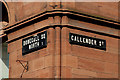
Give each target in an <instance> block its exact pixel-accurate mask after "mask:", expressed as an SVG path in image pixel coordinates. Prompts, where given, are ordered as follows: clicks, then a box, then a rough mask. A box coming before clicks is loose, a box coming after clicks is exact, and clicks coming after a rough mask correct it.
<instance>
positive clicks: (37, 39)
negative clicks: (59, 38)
mask: <svg viewBox="0 0 120 80" xmlns="http://www.w3.org/2000/svg"><path fill="white" fill-rule="evenodd" d="M44 47H47V31H45V32H42V33H39V34H37V35H34V36H31V37H28V38H25V39H23V40H22V55H25V54H28V53H30V52H33V51H36V50H38V49H41V48H44Z"/></svg>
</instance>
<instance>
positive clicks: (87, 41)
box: [69, 33, 106, 50]
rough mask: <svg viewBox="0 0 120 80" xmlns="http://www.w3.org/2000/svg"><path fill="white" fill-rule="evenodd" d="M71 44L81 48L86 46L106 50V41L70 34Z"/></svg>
mask: <svg viewBox="0 0 120 80" xmlns="http://www.w3.org/2000/svg"><path fill="white" fill-rule="evenodd" d="M69 42H70V43H71V44H76V45H80V46H86V47H91V48H96V49H101V50H106V40H103V39H98V38H93V37H88V36H84V35H78V34H74V33H69Z"/></svg>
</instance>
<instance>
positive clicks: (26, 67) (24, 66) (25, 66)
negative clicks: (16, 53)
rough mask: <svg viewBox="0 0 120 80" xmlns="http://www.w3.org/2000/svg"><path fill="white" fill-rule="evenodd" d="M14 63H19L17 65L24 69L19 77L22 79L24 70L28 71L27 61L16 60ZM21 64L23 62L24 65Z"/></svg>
mask: <svg viewBox="0 0 120 80" xmlns="http://www.w3.org/2000/svg"><path fill="white" fill-rule="evenodd" d="M16 62H19V63H20V64H21V65H22V67H23V68H24V69H23V72H22V73H21V76H20V77H21V78H22V75H23V73H24V71H25V70H26V71H28V61H23V60H16ZM22 62H25V63H26V65H23V63H22Z"/></svg>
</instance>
